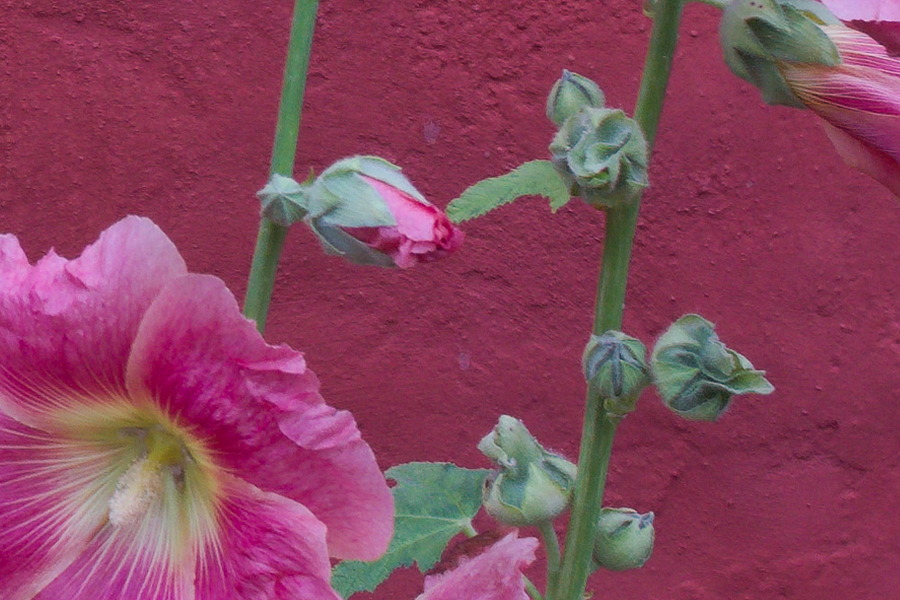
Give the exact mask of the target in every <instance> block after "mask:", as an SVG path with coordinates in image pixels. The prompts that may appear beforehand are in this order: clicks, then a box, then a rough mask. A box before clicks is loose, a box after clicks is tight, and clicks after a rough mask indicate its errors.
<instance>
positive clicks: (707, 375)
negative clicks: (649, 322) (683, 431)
mask: <svg viewBox="0 0 900 600" xmlns="http://www.w3.org/2000/svg"><path fill="white" fill-rule="evenodd" d="M650 367H651V370H652V372H653V380H654V382H655V383H656V387H657V389H658V390H659V394H660V396H662V398H663V402H665V404H666V406H668V407H669V408H670V409H672V410H673V411H674V412H676V413H678V414H679V415H681V416H683V417H685V418H687V419H694V420H700V421H715V420H716V419H717V418H718V417H719V416H720V415H721V414H722V413H723V412H725V409H726V408H728V404H729V402H731V397H732V396H733V395H734V394H771V393H772V392H773V391H774V390H775V388H774V387H772V384H771V383H769V382H768V381H767V380H766V378H765V377H764V375H765V371H757V370H754V368H753V365H752V364H751V363H750V361H749V360H747V359H746V357H744V356H742V355H740V354H738V353H737V352H735V351H733V350H730V349H729V348H727V347H726V346H725V344H723V343H722V342H721V341H719V337H718V336H717V335H716V334H715V331H714V325H713V324H712V323H710V322H709V321H707V320H706V319H704V318H703V317H700V316H699V315H685V316H683V317H681V318H680V319H678V320H677V321H675V323H673V324H672V326H671V327H669V329H668V330H667V331H666V332H665V333H664V334H663V335H662V337H660V338H659V340H658V341H657V342H656V346H655V347H654V348H653V354H652V356H651V358H650Z"/></svg>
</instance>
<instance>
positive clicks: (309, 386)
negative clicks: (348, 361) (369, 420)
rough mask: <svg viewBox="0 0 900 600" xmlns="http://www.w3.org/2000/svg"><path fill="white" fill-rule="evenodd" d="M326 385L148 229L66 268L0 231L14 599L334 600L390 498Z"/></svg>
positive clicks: (6, 573) (1, 529)
mask: <svg viewBox="0 0 900 600" xmlns="http://www.w3.org/2000/svg"><path fill="white" fill-rule="evenodd" d="M318 389H319V386H318V381H317V379H316V377H315V375H314V374H313V373H312V372H310V371H309V369H307V368H306V365H305V363H304V360H303V357H302V355H301V354H300V353H298V352H295V351H293V350H291V349H290V348H288V347H287V346H278V347H275V346H268V345H266V344H265V342H264V341H263V339H262V338H261V336H260V335H259V334H258V333H257V332H256V329H255V328H254V327H253V324H252V323H251V322H250V321H248V320H247V319H245V318H244V317H242V316H241V315H240V313H239V311H238V307H237V304H236V303H235V301H234V298H233V296H232V295H231V293H230V292H229V291H228V290H227V289H226V288H225V285H224V284H223V283H222V282H221V281H220V280H219V279H216V278H214V277H211V276H205V275H196V274H187V273H186V269H185V265H184V262H183V260H182V259H181V257H180V256H179V254H178V252H177V250H176V249H175V247H174V246H173V245H172V243H171V242H170V241H169V240H168V238H166V236H165V235H164V234H163V233H162V232H161V231H160V230H159V229H158V228H157V227H156V226H155V225H153V224H152V223H151V222H150V221H148V220H146V219H140V218H136V217H129V218H127V219H124V220H123V221H120V222H119V223H117V224H115V225H113V226H112V227H110V228H109V229H108V230H106V231H105V232H104V233H103V234H102V235H101V236H100V239H99V240H98V241H97V242H96V243H94V244H93V245H91V246H89V247H87V248H86V249H85V250H84V252H83V253H82V255H81V257H80V258H77V259H75V260H71V261H69V260H65V259H63V258H60V257H59V256H57V255H56V254H55V253H54V252H52V251H51V252H50V253H49V254H47V255H46V256H45V257H44V258H43V259H42V260H40V261H39V262H38V263H36V264H35V265H31V264H29V262H28V260H27V258H26V257H25V254H24V253H23V251H22V249H21V247H20V246H19V244H18V241H17V240H16V238H15V237H13V236H11V235H4V236H0V598H3V599H4V600H26V599H31V598H37V599H38V600H56V599H63V598H65V599H67V600H69V599H74V600H79V599H90V600H102V599H106V598H109V599H121V598H128V599H129V600H182V599H197V600H204V599H205V600H222V599H232V598H234V599H237V598H240V599H244V598H248V599H249V598H253V599H259V598H266V599H288V598H290V599H291V600H296V599H309V600H328V599H333V600H336V599H337V598H339V597H338V595H337V594H336V593H335V592H334V591H333V590H332V588H331V586H330V585H329V579H330V562H329V558H328V557H329V556H333V557H341V558H356V559H364V560H366V559H373V558H375V557H377V556H379V555H380V554H381V553H382V552H383V551H384V549H385V547H386V545H387V542H388V540H389V538H390V536H391V530H392V501H391V496H390V491H389V489H388V488H387V485H386V483H385V481H384V478H383V477H382V475H381V473H380V471H379V469H378V467H377V465H376V463H375V460H374V457H373V455H372V452H371V450H370V449H369V447H368V446H367V445H366V444H365V443H364V442H363V441H362V440H361V439H360V435H359V432H358V430H357V428H356V425H355V423H354V421H353V418H352V417H351V416H350V414H349V413H347V412H344V411H337V410H335V409H333V408H330V407H329V406H327V405H326V404H325V403H324V401H323V400H322V398H321V396H320V395H319V391H318Z"/></svg>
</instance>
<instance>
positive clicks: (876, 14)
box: [822, 0, 900, 21]
mask: <svg viewBox="0 0 900 600" xmlns="http://www.w3.org/2000/svg"><path fill="white" fill-rule="evenodd" d="M822 4H824V5H825V6H827V7H828V9H829V10H830V11H831V12H833V13H834V15H835V16H836V17H837V18H839V19H842V20H844V21H852V20H861V21H900V2H897V0H822Z"/></svg>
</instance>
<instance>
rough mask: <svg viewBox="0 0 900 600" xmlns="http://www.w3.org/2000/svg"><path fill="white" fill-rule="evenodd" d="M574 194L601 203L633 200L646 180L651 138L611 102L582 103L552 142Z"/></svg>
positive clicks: (556, 160)
mask: <svg viewBox="0 0 900 600" xmlns="http://www.w3.org/2000/svg"><path fill="white" fill-rule="evenodd" d="M550 154H551V155H552V160H553V165H554V166H555V167H556V169H557V171H558V172H559V174H560V175H561V176H562V178H563V179H564V180H565V181H566V183H568V185H569V187H570V189H571V193H572V194H573V195H578V196H581V197H582V198H583V199H584V200H585V201H586V202H587V203H588V204H591V205H593V206H596V207H598V208H603V207H612V206H620V205H623V204H627V203H629V202H631V201H633V200H634V198H635V197H636V196H637V194H638V193H639V192H640V191H641V190H642V189H643V188H644V187H646V186H647V183H648V181H647V142H646V140H645V139H644V134H643V133H642V132H641V129H640V127H638V124H637V123H635V122H634V121H633V120H632V119H630V118H628V116H627V115H626V114H625V113H624V112H622V111H621V110H616V109H611V108H591V107H583V108H582V109H581V110H579V111H578V112H577V113H575V114H574V115H572V116H571V117H569V118H568V119H567V120H566V122H565V123H564V124H563V126H562V128H561V129H560V130H559V132H558V133H557V134H556V137H554V138H553V142H552V143H551V144H550Z"/></svg>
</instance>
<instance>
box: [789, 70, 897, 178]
mask: <svg viewBox="0 0 900 600" xmlns="http://www.w3.org/2000/svg"><path fill="white" fill-rule="evenodd" d="M782 72H783V74H784V76H785V79H786V80H787V81H788V84H789V85H790V86H791V89H792V90H793V91H794V93H795V94H796V95H797V96H798V97H799V98H800V99H801V100H802V101H803V102H804V104H806V105H807V106H809V108H811V109H812V110H813V111H814V112H815V113H816V114H818V115H819V116H820V117H822V118H823V119H825V120H826V121H828V122H829V123H831V124H832V125H834V126H835V127H838V128H839V129H843V130H844V131H845V132H847V133H849V134H850V135H852V136H853V137H855V138H857V139H859V140H860V141H861V142H864V143H865V144H867V145H869V146H871V147H873V148H875V149H877V150H878V151H880V152H883V153H884V154H886V155H888V156H890V157H892V158H893V159H894V160H895V161H900V77H898V76H895V75H889V74H885V73H882V72H880V71H876V70H874V69H867V68H865V67H855V66H844V67H841V68H839V69H829V68H826V67H819V66H800V67H794V66H788V67H785V68H784V69H783V70H782Z"/></svg>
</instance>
